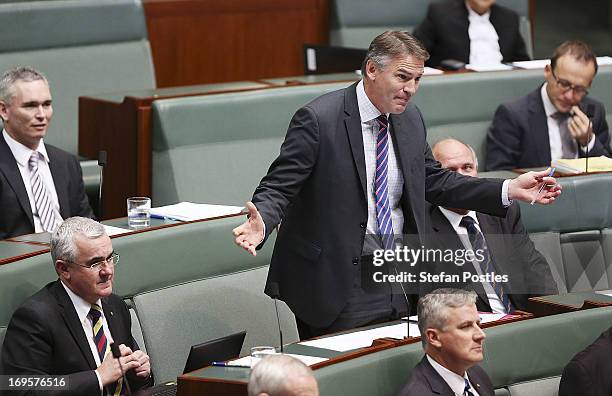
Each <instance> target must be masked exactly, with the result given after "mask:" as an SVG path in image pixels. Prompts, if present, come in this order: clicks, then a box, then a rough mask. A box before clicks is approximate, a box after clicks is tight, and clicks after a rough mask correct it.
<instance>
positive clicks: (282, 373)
mask: <svg viewBox="0 0 612 396" xmlns="http://www.w3.org/2000/svg"><path fill="white" fill-rule="evenodd" d="M248 391H249V396H318V395H319V387H318V385H317V380H316V379H315V377H314V376H313V375H312V370H311V369H310V367H308V366H306V365H305V364H304V363H302V362H300V361H299V360H297V359H295V358H293V357H291V356H288V355H270V356H266V357H265V358H263V359H262V360H261V361H260V362H258V363H257V364H256V365H255V367H254V368H253V369H252V370H251V374H250V376H249V386H248Z"/></svg>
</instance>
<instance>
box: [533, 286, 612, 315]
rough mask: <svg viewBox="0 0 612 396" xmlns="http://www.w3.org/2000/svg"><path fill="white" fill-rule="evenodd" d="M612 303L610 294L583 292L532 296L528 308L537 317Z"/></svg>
mask: <svg viewBox="0 0 612 396" xmlns="http://www.w3.org/2000/svg"><path fill="white" fill-rule="evenodd" d="M610 305H612V297H610V296H607V295H605V294H598V293H594V292H583V293H568V294H560V295H554V296H542V297H531V298H530V299H529V300H528V302H527V310H528V311H529V312H531V313H533V314H534V315H535V316H536V317H541V316H548V315H556V314H560V313H566V312H574V311H580V310H583V309H591V308H597V307H606V306H610Z"/></svg>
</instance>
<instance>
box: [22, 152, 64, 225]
mask: <svg viewBox="0 0 612 396" xmlns="http://www.w3.org/2000/svg"><path fill="white" fill-rule="evenodd" d="M39 159H40V160H43V158H42V154H40V153H39V152H38V151H34V152H33V153H32V155H31V156H30V160H29V161H28V166H29V168H30V183H31V184H32V195H33V196H34V205H35V206H36V211H37V212H38V217H39V218H40V223H41V224H42V228H43V230H44V231H48V232H53V231H55V229H56V228H57V227H58V226H59V225H60V223H61V222H62V217H61V215H60V214H59V213H58V211H57V209H55V207H54V205H53V201H52V200H51V194H49V191H48V190H47V186H45V183H43V180H42V177H41V175H40V172H39V171H38V161H39Z"/></svg>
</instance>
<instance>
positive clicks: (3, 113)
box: [0, 100, 8, 122]
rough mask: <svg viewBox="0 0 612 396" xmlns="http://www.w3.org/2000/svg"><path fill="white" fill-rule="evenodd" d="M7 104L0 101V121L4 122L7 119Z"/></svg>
mask: <svg viewBox="0 0 612 396" xmlns="http://www.w3.org/2000/svg"><path fill="white" fill-rule="evenodd" d="M7 108H8V104H7V103H6V102H4V101H3V100H0V117H1V118H2V121H4V122H6V120H7V119H8V109H7Z"/></svg>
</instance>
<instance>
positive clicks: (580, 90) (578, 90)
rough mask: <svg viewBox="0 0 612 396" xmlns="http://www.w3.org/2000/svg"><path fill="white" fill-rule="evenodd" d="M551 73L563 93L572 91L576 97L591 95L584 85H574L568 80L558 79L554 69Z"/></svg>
mask: <svg viewBox="0 0 612 396" xmlns="http://www.w3.org/2000/svg"><path fill="white" fill-rule="evenodd" d="M550 72H551V74H552V76H553V78H554V79H555V82H556V83H557V86H558V87H559V88H561V89H562V90H563V92H567V91H569V90H570V89H571V90H572V91H574V93H575V94H576V95H579V96H586V95H588V94H589V90H588V89H587V88H586V87H583V86H582V85H574V84H572V83H571V82H569V81H567V80H563V79H560V78H557V76H555V72H554V70H552V69H551V70H550Z"/></svg>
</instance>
